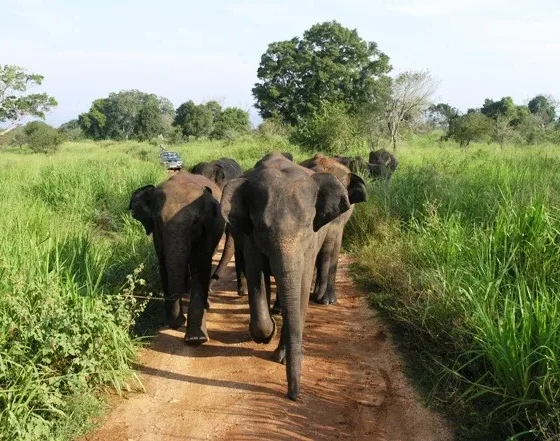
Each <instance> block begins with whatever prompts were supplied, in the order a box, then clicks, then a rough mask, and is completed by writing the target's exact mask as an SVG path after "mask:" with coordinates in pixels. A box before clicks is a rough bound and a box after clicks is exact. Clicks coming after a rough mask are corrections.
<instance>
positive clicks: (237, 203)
mask: <svg viewBox="0 0 560 441" xmlns="http://www.w3.org/2000/svg"><path fill="white" fill-rule="evenodd" d="M267 156H268V157H267V158H266V159H265V160H262V161H259V163H258V165H257V166H256V167H255V168H254V169H253V170H251V171H250V172H248V173H246V175H245V176H244V177H243V178H239V179H234V180H232V181H231V182H230V183H229V184H227V185H226V187H225V188H224V193H223V196H222V203H221V206H222V213H223V215H224V217H225V218H226V220H227V222H228V223H229V224H230V225H231V226H232V231H233V232H234V234H235V235H242V236H243V240H244V247H243V254H244V257H245V263H246V270H247V282H248V287H249V306H250V316H251V318H250V325H249V331H250V333H251V337H252V339H253V340H254V341H256V342H259V343H268V342H269V341H270V340H271V339H272V337H273V336H274V331H275V324H274V321H273V320H272V318H271V316H270V311H269V303H268V299H267V295H266V290H265V287H264V277H263V266H264V264H263V262H266V261H268V263H269V264H270V269H271V273H272V275H273V276H274V278H275V279H276V284H277V295H278V296H279V297H280V303H281V306H282V317H283V323H282V332H281V336H280V343H279V345H278V348H277V349H276V350H275V352H274V358H275V360H276V361H278V362H285V363H286V374H287V379H288V397H289V398H291V399H293V400H295V399H297V397H298V395H299V392H300V377H301V363H302V337H303V325H304V320H305V312H306V309H307V304H308V302H309V291H310V288H311V279H312V277H313V267H314V264H315V260H316V258H317V253H318V252H319V250H320V248H321V245H322V243H323V242H324V239H325V236H326V234H327V232H328V229H327V228H323V227H324V226H325V225H327V224H328V223H329V222H331V221H333V220H334V219H336V218H337V217H338V216H340V215H341V214H343V213H345V212H347V211H348V210H349V209H350V206H351V201H350V200H349V197H348V191H347V189H346V188H344V186H343V185H342V184H341V183H340V181H339V180H338V179H337V178H336V177H335V176H333V175H332V174H330V173H314V172H312V171H311V170H309V169H306V168H304V167H301V166H299V165H297V164H294V163H293V162H291V161H290V160H289V159H287V158H285V157H284V156H282V155H281V154H272V155H267Z"/></svg>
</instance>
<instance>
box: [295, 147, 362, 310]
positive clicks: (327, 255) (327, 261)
mask: <svg viewBox="0 0 560 441" xmlns="http://www.w3.org/2000/svg"><path fill="white" fill-rule="evenodd" d="M300 165H301V166H303V167H306V168H309V169H311V170H313V171H314V172H324V173H331V174H332V175H334V176H335V177H336V178H337V179H338V180H339V181H340V182H341V184H342V185H344V187H345V188H346V189H347V191H348V198H349V200H350V201H351V203H354V202H365V200H366V186H365V183H364V181H363V180H362V178H360V177H359V176H358V175H356V174H354V173H351V172H350V170H349V169H348V168H347V167H345V166H344V165H343V164H341V163H340V162H338V161H337V160H336V159H334V158H328V157H326V156H324V155H322V154H317V155H315V156H314V157H313V158H311V159H308V160H306V161H303V162H301V163H300ZM353 211H354V207H351V208H350V209H349V210H348V211H346V212H345V213H344V214H342V215H340V216H339V217H337V218H336V219H335V220H333V221H332V222H330V223H329V224H328V225H326V226H325V227H324V228H326V229H328V232H327V234H326V236H325V240H324V242H323V243H322V245H321V250H320V251H319V254H318V255H317V261H316V263H315V269H316V277H315V287H314V289H313V296H312V299H313V300H314V301H315V302H317V303H322V304H324V305H329V304H332V303H336V284H335V282H336V272H337V269H338V256H339V254H340V247H341V246H342V235H343V233H344V227H345V226H346V223H347V222H348V221H349V220H350V216H352V212H353Z"/></svg>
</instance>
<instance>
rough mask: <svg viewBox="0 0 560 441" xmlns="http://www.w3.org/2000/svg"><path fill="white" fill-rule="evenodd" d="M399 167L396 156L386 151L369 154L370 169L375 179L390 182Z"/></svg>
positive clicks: (381, 150) (380, 150)
mask: <svg viewBox="0 0 560 441" xmlns="http://www.w3.org/2000/svg"><path fill="white" fill-rule="evenodd" d="M398 165H399V163H398V161H397V158H396V157H395V155H393V154H392V153H391V152H388V151H387V150H385V149H379V150H376V151H374V152H369V166H368V167H369V171H370V175H371V176H372V177H373V178H376V179H381V180H387V181H388V180H389V179H391V175H392V174H393V172H394V171H395V170H396V169H397V166H398Z"/></svg>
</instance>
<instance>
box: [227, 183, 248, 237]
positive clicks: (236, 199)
mask: <svg viewBox="0 0 560 441" xmlns="http://www.w3.org/2000/svg"><path fill="white" fill-rule="evenodd" d="M246 187H247V179H245V178H238V179H233V180H231V181H229V182H228V183H227V185H226V186H225V187H224V191H223V192H222V201H221V207H222V216H224V219H225V220H226V222H227V223H228V224H230V225H231V226H232V227H233V228H235V229H237V230H239V231H242V232H243V233H245V234H249V233H250V232H251V230H252V225H251V220H250V218H249V207H248V205H247V203H246V201H245V195H244V191H245V188H246Z"/></svg>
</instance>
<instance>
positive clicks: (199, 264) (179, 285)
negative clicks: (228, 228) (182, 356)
mask: <svg viewBox="0 0 560 441" xmlns="http://www.w3.org/2000/svg"><path fill="white" fill-rule="evenodd" d="M220 198H221V190H220V188H218V186H217V185H216V184H214V183H213V182H212V181H210V180H209V179H207V178H205V177H203V176H199V175H193V174H190V173H188V172H186V171H180V172H178V173H177V174H175V175H174V176H172V177H171V178H169V179H168V180H167V181H165V182H163V183H162V184H160V185H159V186H157V187H154V186H153V185H147V186H145V187H142V188H139V189H138V190H136V191H135V192H134V193H133V194H132V197H131V199H130V205H129V209H130V210H131V211H132V216H133V217H134V218H135V219H137V220H139V221H140V222H141V223H142V225H143V226H144V229H145V230H146V234H148V235H149V234H153V241H154V247H155V249H156V253H157V256H158V262H159V271H160V277H161V284H162V287H163V292H164V296H165V314H166V317H167V320H168V323H169V326H170V327H172V328H174V329H176V328H178V327H180V326H181V325H182V324H183V323H184V322H185V316H184V313H183V307H182V304H181V298H182V297H183V295H186V294H187V292H188V291H189V288H188V287H189V284H190V302H189V309H188V314H187V330H186V334H185V341H186V342H187V343H189V344H195V345H196V344H201V343H204V342H206V341H207V340H208V332H207V329H206V309H207V305H208V285H209V281H210V273H211V271H212V255H213V254H214V252H215V250H216V247H217V245H218V242H219V240H220V237H221V236H222V234H223V232H224V225H225V221H224V218H223V217H222V214H221V212H220V204H219V200H220Z"/></svg>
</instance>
